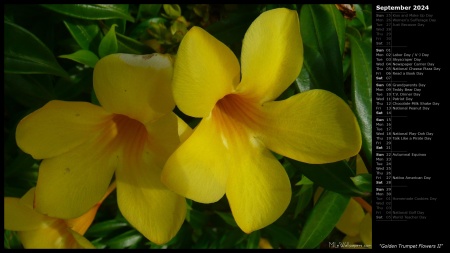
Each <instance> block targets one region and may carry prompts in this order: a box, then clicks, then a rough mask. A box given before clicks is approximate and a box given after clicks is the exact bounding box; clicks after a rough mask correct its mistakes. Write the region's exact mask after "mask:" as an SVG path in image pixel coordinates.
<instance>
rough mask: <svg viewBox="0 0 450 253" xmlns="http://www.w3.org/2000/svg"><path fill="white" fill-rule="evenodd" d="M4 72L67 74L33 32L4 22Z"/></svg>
mask: <svg viewBox="0 0 450 253" xmlns="http://www.w3.org/2000/svg"><path fill="white" fill-rule="evenodd" d="M4 43H5V44H4V73H13V74H51V75H57V76H63V77H65V76H67V73H66V71H65V70H64V69H63V68H62V67H61V66H60V65H59V63H58V62H57V61H56V58H55V56H54V55H53V53H52V52H51V51H50V50H49V49H48V48H47V47H46V46H45V45H44V43H42V42H41V41H40V40H39V39H38V38H37V37H36V36H35V35H34V34H32V33H30V32H29V31H27V30H25V29H24V28H22V27H20V26H18V25H16V24H13V23H10V22H7V21H5V22H4Z"/></svg>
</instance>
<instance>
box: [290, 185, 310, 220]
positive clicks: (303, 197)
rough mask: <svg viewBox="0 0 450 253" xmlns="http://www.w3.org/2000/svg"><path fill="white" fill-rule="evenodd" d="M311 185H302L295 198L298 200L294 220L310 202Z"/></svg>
mask: <svg viewBox="0 0 450 253" xmlns="http://www.w3.org/2000/svg"><path fill="white" fill-rule="evenodd" d="M313 189H314V187H313V185H312V184H307V185H303V186H302V188H301V189H300V191H299V192H298V194H297V195H296V197H297V198H298V202H297V205H296V206H295V211H294V218H296V217H297V216H298V215H299V214H300V213H301V212H303V210H305V208H306V207H307V206H308V205H309V203H310V202H311V199H312V197H313Z"/></svg>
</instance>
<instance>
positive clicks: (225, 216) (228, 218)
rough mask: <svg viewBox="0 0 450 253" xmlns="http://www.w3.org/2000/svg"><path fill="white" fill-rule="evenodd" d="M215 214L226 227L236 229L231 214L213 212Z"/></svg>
mask: <svg viewBox="0 0 450 253" xmlns="http://www.w3.org/2000/svg"><path fill="white" fill-rule="evenodd" d="M215 213H217V214H218V215H219V216H220V218H222V219H223V220H224V221H225V222H226V223H227V224H228V225H230V226H232V227H237V224H236V221H235V220H234V217H233V215H232V214H231V213H225V212H219V211H215Z"/></svg>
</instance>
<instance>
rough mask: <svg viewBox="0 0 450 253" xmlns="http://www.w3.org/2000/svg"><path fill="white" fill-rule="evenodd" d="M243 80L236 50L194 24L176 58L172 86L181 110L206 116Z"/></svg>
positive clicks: (188, 113) (190, 114) (193, 115)
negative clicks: (234, 51) (235, 53)
mask: <svg viewBox="0 0 450 253" xmlns="http://www.w3.org/2000/svg"><path fill="white" fill-rule="evenodd" d="M239 80H240V69H239V62H238V60H237V58H236V56H235V55H234V54H233V52H232V51H231V50H230V49H229V48H228V47H227V46H226V45H224V44H223V43H222V42H220V41H218V40H217V39H216V38H214V37H213V36H211V35H210V34H208V33H207V32H206V31H205V30H203V29H202V28H200V27H195V26H194V27H192V28H191V29H190V30H189V32H188V33H186V35H185V36H184V38H183V40H182V41H181V44H180V47H179V49H178V53H177V58H176V61H175V70H174V76H173V83H172V85H173V94H174V99H175V102H176V104H177V106H178V107H179V109H180V110H181V111H182V112H183V113H185V114H187V115H189V116H192V117H206V116H208V114H209V113H210V112H211V110H212V108H213V107H214V105H215V103H216V102H217V101H218V100H219V99H221V98H222V97H224V96H225V95H226V94H229V93H230V92H231V91H232V90H233V89H234V87H235V85H237V84H238V83H239Z"/></svg>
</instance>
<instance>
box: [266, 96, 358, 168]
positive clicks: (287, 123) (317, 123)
mask: <svg viewBox="0 0 450 253" xmlns="http://www.w3.org/2000/svg"><path fill="white" fill-rule="evenodd" d="M262 108H263V109H262V110H263V112H264V113H265V116H266V117H265V120H263V121H261V122H260V127H261V128H260V129H259V131H260V133H259V138H260V139H261V140H262V141H263V143H264V144H265V145H266V146H267V147H268V148H269V149H271V150H272V151H274V152H276V153H278V154H280V155H283V156H287V157H289V158H292V159H295V160H299V161H302V162H306V163H311V164H322V163H331V162H336V161H340V160H343V159H346V158H348V157H351V156H354V155H356V154H358V152H359V150H360V149H361V144H362V140H361V133H360V129H359V125H358V122H357V121H356V117H355V116H354V114H353V112H352V110H351V109H350V107H349V106H348V105H347V104H346V103H345V102H344V101H343V100H342V99H341V98H339V97H338V96H336V95H335V94H333V93H331V92H328V91H325V90H318V89H317V90H309V91H306V92H302V93H300V94H297V95H294V96H292V97H290V98H288V99H286V100H283V101H272V102H267V103H265V104H264V105H263V107H262Z"/></svg>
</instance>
